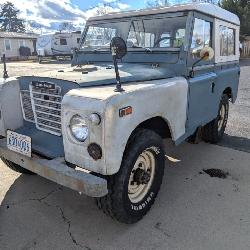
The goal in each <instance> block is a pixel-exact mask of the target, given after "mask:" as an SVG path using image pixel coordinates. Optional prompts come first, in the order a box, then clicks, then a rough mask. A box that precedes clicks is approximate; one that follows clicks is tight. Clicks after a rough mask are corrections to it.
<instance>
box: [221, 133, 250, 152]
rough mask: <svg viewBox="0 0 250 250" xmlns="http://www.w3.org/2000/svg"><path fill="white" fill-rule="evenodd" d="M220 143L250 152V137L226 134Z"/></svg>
mask: <svg viewBox="0 0 250 250" xmlns="http://www.w3.org/2000/svg"><path fill="white" fill-rule="evenodd" d="M218 145H220V146H223V147H228V148H232V149H236V150H240V151H243V152H248V153H250V139H248V138H244V137H238V136H231V135H228V134H225V135H224V136H223V139H222V141H221V142H220V143H219V144H218Z"/></svg>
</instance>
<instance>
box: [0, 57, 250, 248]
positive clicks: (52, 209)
mask: <svg viewBox="0 0 250 250" xmlns="http://www.w3.org/2000/svg"><path fill="white" fill-rule="evenodd" d="M249 62H250V61H244V62H242V74H241V82H240V89H239V98H238V100H237V102H236V104H235V105H231V107H230V108H231V111H230V117H229V124H228V128H227V131H226V133H227V135H226V136H225V139H224V140H223V142H222V143H221V146H217V145H210V144H205V143H200V144H198V145H191V144H188V143H185V144H183V145H181V146H179V147H174V146H173V145H172V144H170V142H168V141H166V151H167V155H168V156H171V157H172V158H168V159H170V160H167V161H166V169H165V176H164V180H163V184H162V188H161V191H160V193H159V195H158V198H157V200H156V203H155V205H154V206H153V208H152V210H151V211H150V213H149V214H148V215H147V216H146V217H145V218H144V219H143V220H142V221H141V222H139V223H137V224H135V225H130V226H128V225H123V224H120V223H117V222H115V221H113V220H112V219H110V218H109V217H107V216H105V215H104V214H103V213H102V212H101V211H99V210H98V208H97V207H96V206H95V202H94V199H92V198H89V197H86V196H84V195H80V194H78V193H77V192H74V191H72V190H69V189H67V188H64V187H61V186H59V185H57V184H55V183H52V182H50V181H48V180H45V179H43V178H41V177H39V176H26V175H19V174H17V173H15V172H13V171H11V170H9V169H8V168H7V167H6V166H5V165H4V164H3V163H2V162H0V204H1V205H0V250H12V249H18V250H19V249H23V250H26V249H41V250H43V249H53V250H54V249H60V250H64V249H65V250H69V249H86V250H99V249H107V250H112V249H114V250H116V249H124V250H127V249H128V250H133V249H138V250H140V249H141V250H144V249H152V250H153V249H162V250H235V249H239V250H249V249H250V237H249V235H250V213H249V211H250V195H249V190H250V163H249V162H250V154H249V153H248V152H250V130H249V127H250V126H249V124H250V111H249V108H250V103H249V100H250V91H249V89H250V87H249V86H250V85H249V84H250V63H249ZM68 66H69V63H63V62H62V63H60V64H58V63H55V62H50V63H49V64H45V63H44V64H38V63H31V62H26V63H19V62H18V63H9V64H8V71H9V74H10V75H11V76H15V75H23V74H26V73H27V74H28V73H29V72H32V74H36V72H41V71H50V70H57V69H58V70H60V69H63V68H65V67H68ZM1 67H2V65H0V72H1V69H2V68H1ZM243 151H244V152H243ZM213 168H215V169H220V170H222V171H223V173H225V175H222V176H220V177H225V178H217V177H211V176H210V175H209V174H207V173H206V172H208V173H209V171H206V170H208V169H213ZM204 170H205V171H206V172H205V171H204Z"/></svg>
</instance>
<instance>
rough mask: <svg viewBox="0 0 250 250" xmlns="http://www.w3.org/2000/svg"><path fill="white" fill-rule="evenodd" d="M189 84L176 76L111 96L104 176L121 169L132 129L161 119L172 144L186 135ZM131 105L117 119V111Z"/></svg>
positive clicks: (106, 116)
mask: <svg viewBox="0 0 250 250" xmlns="http://www.w3.org/2000/svg"><path fill="white" fill-rule="evenodd" d="M187 95H188V84H187V81H186V79H185V78H183V77H176V78H171V79H164V80H159V81H152V82H150V83H148V85H147V87H146V88H143V89H138V90H136V91H131V92H126V93H124V92H123V93H121V94H120V95H115V96H113V97H111V98H110V99H109V101H108V103H107V106H106V112H105V129H104V145H105V146H104V147H105V165H106V166H107V175H113V174H115V173H117V172H118V171H119V169H120V165H121V161H122V158H123V154H124V150H125V147H126V145H127V142H128V139H129V137H130V135H131V134H132V132H133V131H134V129H135V128H136V127H137V126H138V125H139V124H141V123H142V122H144V121H146V120H148V119H150V118H153V117H156V116H157V117H162V118H163V119H164V120H165V121H167V123H168V125H169V128H170V130H171V135H172V139H173V141H176V140H178V139H179V138H180V137H181V136H182V135H184V134H185V124H186V119H187ZM127 106H131V107H132V109H133V111H132V114H130V115H127V116H124V117H120V116H119V111H120V109H122V108H124V107H127Z"/></svg>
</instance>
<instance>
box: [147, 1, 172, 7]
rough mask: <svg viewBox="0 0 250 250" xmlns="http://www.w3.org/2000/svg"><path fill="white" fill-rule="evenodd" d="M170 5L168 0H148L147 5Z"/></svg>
mask: <svg viewBox="0 0 250 250" xmlns="http://www.w3.org/2000/svg"><path fill="white" fill-rule="evenodd" d="M168 5H169V2H168V0H148V1H147V7H149V8H154V7H160V6H168Z"/></svg>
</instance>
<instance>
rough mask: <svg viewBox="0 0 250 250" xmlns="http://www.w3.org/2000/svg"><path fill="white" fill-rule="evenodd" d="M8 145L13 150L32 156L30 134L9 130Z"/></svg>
mask: <svg viewBox="0 0 250 250" xmlns="http://www.w3.org/2000/svg"><path fill="white" fill-rule="evenodd" d="M7 147H8V149H10V150H12V151H15V152H17V153H20V154H22V155H26V156H28V157H31V138H30V137H29V136H26V135H21V134H18V133H16V132H13V131H11V130H8V131H7Z"/></svg>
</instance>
